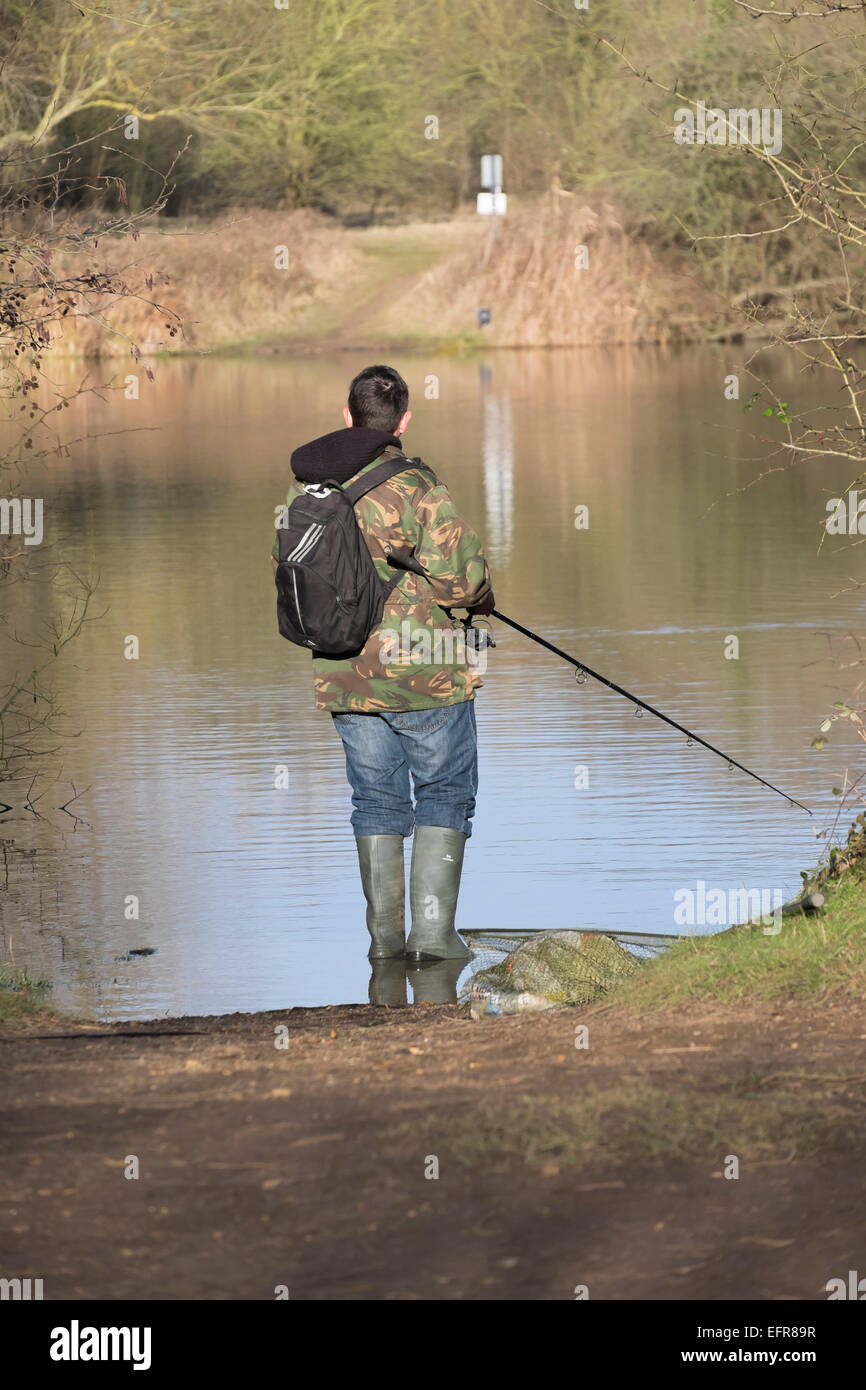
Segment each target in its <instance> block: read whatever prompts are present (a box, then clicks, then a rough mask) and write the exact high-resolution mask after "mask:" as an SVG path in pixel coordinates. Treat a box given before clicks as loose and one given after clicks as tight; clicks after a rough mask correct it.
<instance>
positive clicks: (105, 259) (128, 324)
mask: <svg viewBox="0 0 866 1390" xmlns="http://www.w3.org/2000/svg"><path fill="white" fill-rule="evenodd" d="M278 246H285V247H287V249H288V253H289V254H288V268H287V269H284V270H283V269H279V270H278V269H277V268H276V267H275V255H276V248H277V247H278ZM94 259H95V261H96V264H97V267H98V268H99V269H106V268H107V269H110V270H111V271H112V272H113V273H115V274H117V275H118V276H119V277H121V278H122V279H123V281H124V283H125V284H126V285H127V287H128V288H129V290H130V291H131V293H129V294H126V295H123V294H118V296H117V297H116V298H115V299H114V300H113V301H111V302H110V304H109V305H108V307H107V308H106V306H105V303H104V300H101V301H100V303H99V306H98V309H99V317H94V318H89V317H87V316H85V315H83V314H79V315H77V316H76V317H75V318H72V319H67V320H65V321H64V323H63V326H62V328H63V331H62V336H60V334H59V333H58V335H57V336H56V338H55V341H54V347H55V350H56V351H59V352H66V353H69V354H75V355H81V356H87V357H95V356H127V355H128V354H129V352H130V348H131V346H132V344H133V343H134V344H136V345H137V346H138V348H139V350H140V351H141V352H142V353H143V354H144V355H145V356H147V355H151V354H154V353H158V352H163V351H169V352H177V351H184V350H190V349H192V350H200V351H202V350H204V351H214V350H219V349H221V348H227V347H234V346H237V345H242V344H245V343H247V344H249V343H255V342H256V341H259V340H261V339H263V338H268V337H279V336H282V335H284V334H286V335H291V334H292V333H293V332H296V331H298V329H299V327H302V326H303V325H304V324H305V323H306V322H308V321H310V320H312V319H313V318H315V317H316V316H317V314H318V312H319V311H322V310H325V311H326V310H327V306H328V304H329V302H332V301H333V300H334V299H336V298H338V297H339V295H340V294H341V292H342V291H343V289H344V288H345V287H346V285H351V283H352V281H353V279H355V278H357V277H358V275H359V271H358V268H357V265H356V263H357V260H358V257H357V254H356V251H355V249H354V247H353V245H352V242H351V237H350V234H349V233H348V232H346V231H344V230H343V229H342V228H340V227H335V226H334V225H333V223H331V222H329V221H328V220H327V219H326V218H324V217H321V216H318V215H317V214H315V213H312V212H306V211H300V212H293V213H286V214H284V215H283V214H280V213H276V212H255V213H237V214H235V215H229V216H225V217H222V218H220V219H218V220H216V221H214V222H211V223H195V222H192V223H191V222H185V223H183V224H172V223H171V222H170V221H165V220H163V221H161V222H160V223H159V225H158V226H155V227H153V228H151V229H148V230H145V231H144V232H143V233H142V234H141V236H140V238H139V240H138V241H133V240H132V239H131V238H130V237H124V238H123V239H122V240H121V239H118V240H115V241H105V242H103V243H102V244H101V245H100V247H99V248H98V252H97V253H96V255H95V257H94ZM76 261H77V258H76V259H75V260H74V259H73V258H71V257H66V258H65V259H61V258H60V257H58V258H57V261H56V262H55V264H54V266H53V270H54V272H55V274H57V275H61V274H63V273H74V272H75V271H76V270H80V269H81V268H82V267H83V265H84V257H83V256H82V259H81V261H80V262H78V263H76ZM90 264H92V261H91V262H90ZM151 301H155V302H156V303H157V304H158V305H159V306H161V309H160V308H157V309H155V308H153V307H151ZM85 303H86V297H85ZM93 307H94V308H96V305H95V303H94V306H93ZM173 316H177V317H178V318H179V319H180V321H181V322H182V329H181V331H180V332H177V333H176V334H175V335H174V336H173V335H172V334H171V332H170V327H171V324H172V322H173Z"/></svg>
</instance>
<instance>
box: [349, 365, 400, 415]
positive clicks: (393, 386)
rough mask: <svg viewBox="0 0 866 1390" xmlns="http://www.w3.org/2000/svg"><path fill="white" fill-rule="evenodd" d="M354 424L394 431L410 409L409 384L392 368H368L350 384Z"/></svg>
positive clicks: (350, 410)
mask: <svg viewBox="0 0 866 1390" xmlns="http://www.w3.org/2000/svg"><path fill="white" fill-rule="evenodd" d="M348 404H349V413H350V414H351V416H352V424H353V425H358V426H360V427H361V428H362V429H368V430H395V429H396V428H397V426H398V424H399V423H400V421H401V420H402V418H403V416H404V415H405V414H406V411H407V410H408V409H409V387H408V386H407V385H406V383H405V381H404V380H403V378H402V377H401V375H400V373H399V372H395V370H394V368H393V367H381V366H380V367H365V368H364V370H363V371H362V372H359V373H358V375H357V376H356V377H355V379H354V381H353V382H352V385H351V386H350V387H349V402H348Z"/></svg>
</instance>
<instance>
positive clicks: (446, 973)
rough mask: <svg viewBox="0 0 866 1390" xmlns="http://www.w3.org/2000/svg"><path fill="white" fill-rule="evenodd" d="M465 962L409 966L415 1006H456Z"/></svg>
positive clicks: (439, 961) (446, 961)
mask: <svg viewBox="0 0 866 1390" xmlns="http://www.w3.org/2000/svg"><path fill="white" fill-rule="evenodd" d="M465 966H466V961H465V960H437V961H432V962H430V963H429V964H425V965H409V967H408V975H409V982H410V984H411V985H412V994H413V1003H415V1004H456V1003H457V981H458V980H459V979H460V976H461V974H462V972H463V970H464V968H465Z"/></svg>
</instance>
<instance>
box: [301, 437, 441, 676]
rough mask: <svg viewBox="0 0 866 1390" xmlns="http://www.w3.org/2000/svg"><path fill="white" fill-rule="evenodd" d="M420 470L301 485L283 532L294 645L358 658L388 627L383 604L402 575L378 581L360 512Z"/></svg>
mask: <svg viewBox="0 0 866 1390" xmlns="http://www.w3.org/2000/svg"><path fill="white" fill-rule="evenodd" d="M419 463H420V459H407V458H403V457H400V458H393V459H387V460H386V461H385V462H384V463H380V464H379V466H378V468H373V469H371V470H370V472H369V473H365V474H364V475H363V477H361V478H356V479H355V481H354V482H351V483H348V484H346V485H345V486H341V485H340V484H339V483H336V482H333V481H332V480H330V479H328V480H327V481H325V482H322V483H302V484H301V486H302V487H303V489H304V490H303V492H302V493H301V494H300V496H299V497H296V498H295V499H294V501H293V502H292V504H291V506H290V507H289V509H288V512H287V513H286V515H285V517H284V524H283V525H282V526H280V527H278V530H277V536H278V542H279V561H278V564H277V569H276V573H275V576H274V578H275V580H276V585H277V623H278V625H279V629H280V633H281V635H282V636H283V637H285V638H286V639H287V640H288V641H289V642H295V643H296V644H297V645H298V646H299V647H308V648H311V649H312V650H313V651H314V652H315V653H316V654H317V655H321V656H333V657H346V656H355V655H356V654H357V653H358V652H359V651H361V649H362V648H363V646H364V644H365V643H366V641H367V639H368V637H369V636H370V633H371V632H372V631H373V629H374V628H376V627H378V625H379V623H380V622H381V621H382V610H383V609H384V607H385V600H386V599H387V598H388V596H389V595H390V594H391V592H392V590H393V589H394V588H395V587H396V585H397V584H398V583H399V582H400V579H401V577H402V575H401V574H400V573H399V572H398V573H395V574H394V576H393V578H392V579H388V580H384V579H380V578H379V575H378V573H377V570H376V566H375V564H374V563H373V557H372V555H371V554H370V551H369V549H368V548H367V543H366V541H365V540H364V536H363V533H362V532H361V529H360V527H359V526H358V519H357V517H356V515H355V504H356V503H357V502H359V501H360V500H361V498H362V497H365V496H366V495H367V493H368V492H372V491H373V489H374V488H376V487H378V486H379V485H380V484H381V483H384V482H387V480H388V479H389V478H393V477H394V476H395V475H396V474H397V473H404V472H405V471H406V469H407V468H413V467H417V466H418V465H419ZM421 466H422V467H423V466H424V465H421Z"/></svg>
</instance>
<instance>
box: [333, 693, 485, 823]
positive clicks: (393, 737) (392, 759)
mask: <svg viewBox="0 0 866 1390" xmlns="http://www.w3.org/2000/svg"><path fill="white" fill-rule="evenodd" d="M332 717H333V720H334V724H335V726H336V729H337V732H338V734H339V735H340V738H341V739H342V740H343V747H344V749H345V751H346V775H347V777H348V779H349V782H350V783H351V787H352V805H353V806H354V808H355V809H354V811H353V812H352V829H353V830H354V832H355V836H356V837H357V838H359V839H360V838H361V836H363V835H410V834H411V833H412V828H413V825H416V824H417V825H440V826H444V827H445V828H446V829H448V830H462V831H463V833H464V834H465V835H471V834H472V817H473V815H474V814H475V793H476V792H477V790H478V740H477V735H476V731H475V701H474V700H463V701H462V702H461V703H460V704H459V705H439V706H438V707H437V708H435V709H416V710H402V711H399V710H398V711H394V712H393V713H392V712H389V711H385V712H383V713H380V714H335V715H333V716H332ZM410 773H411V775H412V783H413V786H414V791H415V807H414V811H413V807H412V796H411V792H410V787H409V774H410Z"/></svg>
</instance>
